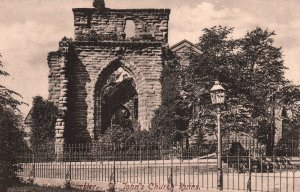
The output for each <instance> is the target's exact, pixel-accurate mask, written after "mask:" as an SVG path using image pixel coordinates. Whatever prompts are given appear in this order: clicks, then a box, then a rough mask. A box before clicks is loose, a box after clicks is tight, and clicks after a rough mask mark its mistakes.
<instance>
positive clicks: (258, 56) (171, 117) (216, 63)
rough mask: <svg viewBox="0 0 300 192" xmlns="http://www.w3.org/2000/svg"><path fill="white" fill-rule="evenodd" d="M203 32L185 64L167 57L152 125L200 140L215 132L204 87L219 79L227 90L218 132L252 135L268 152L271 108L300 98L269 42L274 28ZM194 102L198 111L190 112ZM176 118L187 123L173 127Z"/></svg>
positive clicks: (164, 132) (171, 137) (171, 136)
mask: <svg viewBox="0 0 300 192" xmlns="http://www.w3.org/2000/svg"><path fill="white" fill-rule="evenodd" d="M203 31H204V34H203V35H202V36H201V37H200V38H199V43H197V44H196V46H197V47H198V48H199V49H200V50H201V52H202V54H198V53H195V52H193V51H191V52H190V54H189V60H190V65H189V66H188V67H187V68H184V69H181V68H180V67H178V65H176V63H177V60H176V58H174V57H171V58H170V57H169V58H167V59H168V61H169V62H167V65H165V66H164V69H163V73H162V81H161V82H162V86H163V92H162V106H161V107H160V108H159V110H157V112H156V116H155V117H154V119H153V122H152V126H153V127H154V129H156V131H157V132H158V135H162V136H163V137H165V138H168V139H169V140H174V138H176V135H179V136H180V137H183V136H186V135H189V136H194V138H196V140H197V141H198V142H199V143H201V142H205V141H206V140H205V137H206V136H207V135H215V134H216V116H215V107H214V106H213V105H212V104H211V100H210V95H209V90H210V89H211V87H212V86H213V83H214V81H215V80H219V81H220V82H221V83H222V85H223V86H224V87H225V89H226V103H225V104H224V105H223V106H222V116H221V117H222V118H221V124H222V132H223V133H222V134H223V135H226V134H228V133H232V132H241V131H243V132H246V133H251V135H253V136H255V137H257V138H259V140H260V142H261V143H263V144H266V145H267V148H268V154H271V150H272V148H273V145H272V143H274V133H275V127H274V113H273V112H272V111H274V110H273V109H274V108H275V107H276V106H281V107H283V106H293V105H294V103H295V102H296V101H300V94H299V89H298V88H297V87H295V86H294V85H292V84H291V83H290V82H289V81H288V80H287V79H285V78H284V69H286V68H285V67H284V65H283V64H284V61H283V59H282V51H281V48H278V47H275V46H274V45H273V42H274V39H273V36H274V35H275V32H273V31H268V30H263V29H261V28H259V27H257V28H256V29H254V30H252V31H250V32H247V34H246V35H245V36H244V37H242V38H240V39H233V38H232V37H231V34H232V32H233V28H228V27H222V26H218V27H216V26H215V27H212V28H210V29H207V28H206V29H204V30H203ZM275 93H276V94H275ZM291 98H292V99H291ZM195 106H198V110H197V111H196V112H191V109H192V111H193V109H194V108H195ZM194 113H196V114H194ZM195 117H196V118H195ZM178 120H180V121H181V122H185V123H187V124H185V125H181V126H178V125H177V124H176V123H178V122H179V121H178ZM177 133H180V134H177Z"/></svg>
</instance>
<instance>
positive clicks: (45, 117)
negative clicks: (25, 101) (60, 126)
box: [30, 96, 58, 146]
mask: <svg viewBox="0 0 300 192" xmlns="http://www.w3.org/2000/svg"><path fill="white" fill-rule="evenodd" d="M31 116H32V130H31V131H32V135H31V138H30V142H31V144H32V145H33V146H42V145H49V144H53V143H54V140H55V123H56V119H57V117H58V108H57V107H56V106H54V104H53V103H52V102H50V101H47V100H44V99H43V98H42V97H40V96H36V97H34V98H33V106H32V109H31Z"/></svg>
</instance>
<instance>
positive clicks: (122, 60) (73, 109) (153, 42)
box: [48, 8, 170, 152]
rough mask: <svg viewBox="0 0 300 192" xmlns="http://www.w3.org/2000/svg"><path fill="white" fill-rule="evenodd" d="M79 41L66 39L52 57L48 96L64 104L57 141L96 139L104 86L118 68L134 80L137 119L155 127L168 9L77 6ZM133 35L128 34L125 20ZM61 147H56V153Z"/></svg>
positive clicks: (141, 126) (141, 122) (58, 125)
mask: <svg viewBox="0 0 300 192" xmlns="http://www.w3.org/2000/svg"><path fill="white" fill-rule="evenodd" d="M73 12H74V26H75V40H74V41H72V40H70V39H67V38H64V39H63V40H62V41H61V42H60V43H59V51H57V52H51V53H49V56H48V65H49V68H50V72H49V100H50V101H53V102H54V103H55V105H57V106H58V108H59V109H60V113H61V114H60V117H59V118H58V120H57V123H56V144H63V143H64V142H65V139H67V141H68V142H77V143H78V142H86V141H93V140H94V139H98V138H99V137H98V136H99V133H100V132H101V131H100V130H99V129H100V128H101V126H100V127H99V126H98V125H99V124H100V125H101V123H99V121H100V120H101V97H102V95H101V94H102V93H101V91H102V90H103V86H104V84H105V82H106V80H107V78H108V77H109V76H110V75H111V73H112V72H113V71H114V70H116V69H117V68H119V67H122V68H123V69H124V70H125V71H127V72H128V73H129V74H130V75H131V76H132V77H133V79H134V84H135V85H136V87H135V88H136V91H137V94H138V123H139V125H140V128H141V129H142V130H148V129H149V128H150V127H151V120H152V118H153V116H154V113H155V110H156V109H157V108H158V107H159V106H160V104H161V84H160V77H161V71H162V66H163V62H164V60H163V58H164V57H163V53H164V49H165V48H166V47H167V42H168V20H169V14H170V10H169V9H126V10H116V9H107V8H103V9H102V8H101V9H95V8H79V9H73ZM128 20H131V21H133V22H134V24H135V31H134V32H135V35H134V37H133V38H131V39H128V38H126V34H125V32H124V31H125V27H126V22H127V21H128ZM59 151H61V149H57V152H59Z"/></svg>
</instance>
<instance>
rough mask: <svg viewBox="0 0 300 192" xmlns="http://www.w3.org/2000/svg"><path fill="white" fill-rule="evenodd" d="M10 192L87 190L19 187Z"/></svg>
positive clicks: (83, 191)
mask: <svg viewBox="0 0 300 192" xmlns="http://www.w3.org/2000/svg"><path fill="white" fill-rule="evenodd" d="M8 192H86V190H79V189H62V188H57V187H56V188H55V187H40V186H17V187H10V188H8ZM98 192H100V191H98Z"/></svg>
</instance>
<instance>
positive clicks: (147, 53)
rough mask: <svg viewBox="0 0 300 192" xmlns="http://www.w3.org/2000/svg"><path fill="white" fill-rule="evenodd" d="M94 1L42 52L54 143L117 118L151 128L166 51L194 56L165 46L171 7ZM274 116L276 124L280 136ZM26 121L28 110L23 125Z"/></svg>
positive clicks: (96, 131)
mask: <svg viewBox="0 0 300 192" xmlns="http://www.w3.org/2000/svg"><path fill="white" fill-rule="evenodd" d="M93 6H94V7H93V8H74V9H73V14H74V29H75V38H74V40H72V39H68V38H63V39H62V40H61V41H60V42H59V49H58V51H55V52H50V53H49V54H48V66H49V98H48V99H49V100H50V101H52V102H53V103H54V104H55V105H56V106H57V107H58V108H59V110H60V112H61V114H60V116H59V118H58V119H57V122H56V126H55V143H56V145H57V146H60V145H62V144H64V143H85V142H95V141H98V140H100V139H101V137H102V136H103V135H104V133H105V131H106V130H107V129H108V128H109V127H111V126H112V124H118V123H119V122H120V117H121V118H123V119H125V120H126V122H127V123H128V124H129V126H128V127H130V128H132V129H133V130H149V129H151V120H152V118H153V117H154V114H155V111H156V109H158V108H159V106H160V105H161V92H162V85H161V82H160V78H161V72H162V69H163V65H164V64H165V63H166V62H167V60H166V58H167V57H166V54H167V52H168V51H171V52H172V53H173V54H175V55H176V56H177V58H179V62H180V65H181V66H182V67H186V66H188V65H189V60H188V58H187V57H186V53H188V52H191V51H193V52H195V53H196V54H201V51H200V50H199V49H198V48H197V47H196V46H195V45H194V44H193V43H191V42H189V41H187V40H183V41H180V42H179V43H177V44H175V45H173V46H172V47H170V48H169V45H168V22H169V16H170V9H110V8H106V7H105V3H104V0H94V3H93ZM279 113H280V111H277V112H276V114H279ZM278 116H280V115H278ZM281 121H282V120H281V119H280V122H276V126H279V128H277V130H279V131H277V132H276V134H277V135H278V138H279V139H280V138H281V137H282V129H280V127H281V126H282V125H281V124H280V123H281ZM30 124H31V118H30V113H29V115H28V116H27V118H26V119H25V124H24V127H25V130H30ZM28 132H29V131H28ZM280 134H281V135H280ZM25 140H29V137H27V138H25ZM277 140H278V139H277Z"/></svg>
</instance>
